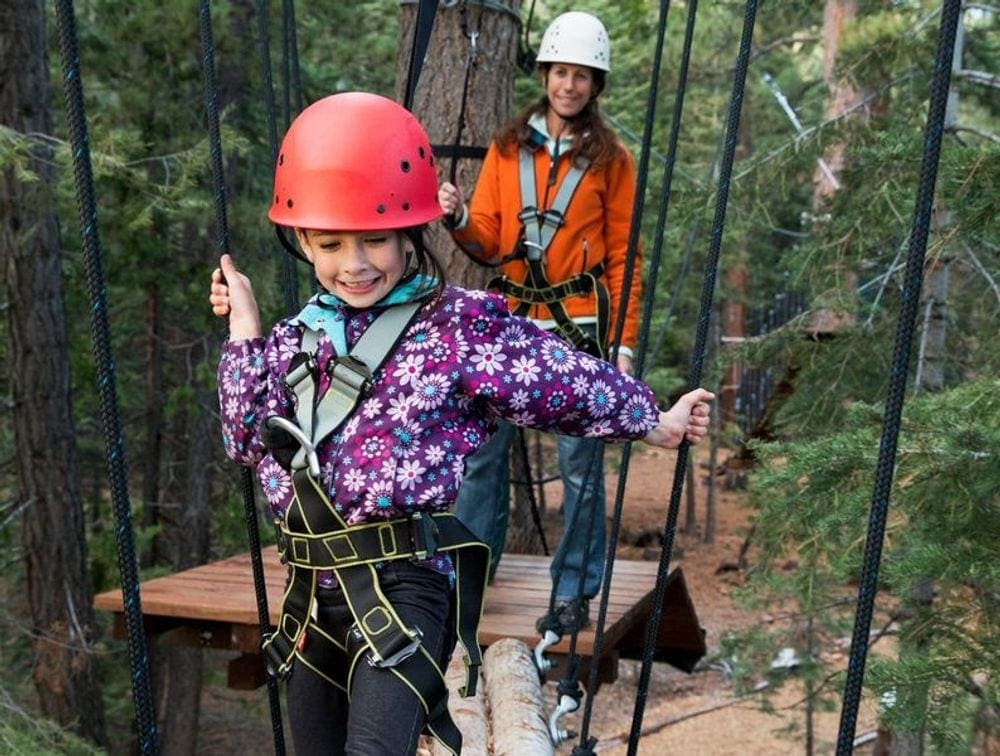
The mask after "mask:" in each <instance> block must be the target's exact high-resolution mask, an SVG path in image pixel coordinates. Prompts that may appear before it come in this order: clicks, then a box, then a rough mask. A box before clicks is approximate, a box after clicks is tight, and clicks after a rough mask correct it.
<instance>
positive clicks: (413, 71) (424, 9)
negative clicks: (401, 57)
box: [403, 0, 437, 110]
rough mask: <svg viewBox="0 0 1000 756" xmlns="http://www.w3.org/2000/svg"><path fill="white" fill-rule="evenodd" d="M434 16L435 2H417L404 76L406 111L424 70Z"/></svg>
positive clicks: (426, 0)
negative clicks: (407, 67) (411, 42)
mask: <svg viewBox="0 0 1000 756" xmlns="http://www.w3.org/2000/svg"><path fill="white" fill-rule="evenodd" d="M436 15H437V0H419V2H418V3H417V18H416V22H415V23H414V27H413V46H412V47H411V48H410V65H409V69H408V71H407V74H406V89H405V90H404V93H403V107H404V108H406V109H407V110H413V95H414V92H416V89H417V82H418V81H419V80H420V72H421V71H422V70H423V68H424V56H425V55H426V54H427V45H428V44H429V43H430V39H431V32H432V31H433V30H434V18H435V16H436Z"/></svg>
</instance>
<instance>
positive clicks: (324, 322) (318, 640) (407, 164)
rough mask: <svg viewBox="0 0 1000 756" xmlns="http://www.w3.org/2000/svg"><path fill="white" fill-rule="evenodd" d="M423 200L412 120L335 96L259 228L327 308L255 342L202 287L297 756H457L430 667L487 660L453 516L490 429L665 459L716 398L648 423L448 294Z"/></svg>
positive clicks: (369, 100)
mask: <svg viewBox="0 0 1000 756" xmlns="http://www.w3.org/2000/svg"><path fill="white" fill-rule="evenodd" d="M436 192H437V179H436V174H435V169H434V158H433V156H432V154H431V147H430V143H429V141H428V139H427V136H426V134H425V133H424V131H423V129H422V128H421V126H420V124H419V123H418V122H417V121H416V119H415V118H414V117H413V116H412V115H410V114H409V113H408V112H407V111H406V110H404V109H403V108H402V107H400V106H399V105H397V104H395V103H394V102H392V101H391V100H388V99H386V98H384V97H380V96H378V95H372V94H364V93H345V94H337V95H333V96H330V97H327V98H325V99H323V100H320V101H319V102H317V103H315V104H313V105H312V106H310V107H309V108H307V109H306V110H304V111H303V112H302V113H301V114H300V115H299V116H298V118H296V119H295V121H294V122H293V123H292V125H291V127H290V128H289V130H288V133H287V134H286V136H285V138H284V141H283V143H282V147H281V151H280V154H279V157H278V165H277V169H276V173H275V189H274V197H273V202H272V205H271V209H270V211H269V213H268V217H269V218H270V219H271V220H272V221H274V222H275V223H277V224H279V225H282V226H287V227H290V228H292V229H294V232H295V236H296V239H297V241H298V245H299V248H300V249H299V250H298V251H297V253H298V252H299V251H300V252H301V255H302V256H303V257H304V258H305V259H306V260H308V261H309V262H310V263H311V264H312V265H313V267H314V270H315V275H316V279H317V281H318V282H319V284H320V286H321V287H322V291H321V293H319V294H318V295H316V296H314V297H312V298H311V299H310V300H309V302H308V303H307V304H306V305H305V307H303V309H302V310H301V311H300V312H299V313H298V314H297V315H295V316H294V317H291V318H287V319H285V320H282V321H281V322H279V323H278V324H277V325H276V326H274V328H273V329H271V332H270V334H269V335H268V336H267V337H266V338H265V337H264V336H263V334H262V331H261V327H260V318H259V312H258V308H257V304H256V302H255V299H254V295H253V291H252V288H251V285H250V281H249V280H248V279H247V278H246V277H245V276H244V275H242V274H241V273H240V272H239V271H237V270H236V268H235V267H234V265H233V262H232V260H231V259H230V258H229V256H228V255H224V256H223V257H222V260H221V264H220V268H219V269H217V270H215V271H214V272H213V274H212V283H211V294H210V298H209V299H210V302H211V305H212V310H213V312H214V313H215V314H216V315H219V316H222V317H226V316H228V318H229V331H230V337H229V341H228V342H227V343H226V344H225V346H224V348H223V354H222V359H221V362H220V365H219V401H220V405H221V410H222V420H223V431H224V434H223V437H224V442H225V446H226V451H227V453H228V454H229V456H230V457H231V458H232V459H233V460H234V461H236V462H238V463H240V464H244V465H255V466H256V468H257V473H258V476H259V478H260V483H261V485H262V487H263V490H264V492H265V494H266V496H267V499H268V502H269V504H270V505H271V508H272V510H273V511H274V514H275V516H276V518H277V520H278V522H279V529H278V532H279V548H280V550H281V551H282V553H283V556H284V559H285V561H286V562H287V563H288V565H289V570H290V578H289V587H288V589H287V590H286V595H285V600H284V605H283V608H282V619H281V621H280V622H279V626H278V628H277V629H276V631H275V633H274V634H272V635H271V636H270V637H269V638H268V639H267V640H266V643H265V649H266V651H267V655H268V658H269V660H270V662H271V664H272V668H273V669H275V671H277V672H278V674H280V675H281V676H283V677H285V676H287V679H288V689H287V697H288V708H289V718H290V722H291V730H292V737H293V740H294V744H295V751H296V753H297V754H299V755H300V756H302V754H311V753H317V754H318V753H324V754H328V753H363V754H391V755H392V756H397V755H398V754H407V753H413V752H414V751H415V749H416V744H417V739H418V736H419V734H420V732H421V730H422V729H423V728H425V727H426V728H427V729H428V731H429V732H431V733H432V734H433V735H435V736H437V737H438V738H440V739H441V740H442V741H443V742H444V743H445V744H446V745H447V746H448V747H449V748H450V749H451V750H453V751H455V752H456V753H457V752H458V750H459V749H460V747H461V736H460V735H458V733H457V730H454V726H453V724H452V723H451V721H450V719H449V717H448V714H447V691H446V690H445V689H444V686H443V682H442V680H441V670H442V669H444V667H445V666H446V664H447V662H448V659H449V658H450V656H451V652H452V649H453V647H454V644H455V635H454V633H453V631H452V628H453V626H456V625H457V632H458V634H459V637H461V638H462V640H463V645H465V646H466V651H467V658H468V659H469V661H470V662H471V663H472V665H473V667H474V666H475V664H476V662H477V661H478V646H477V644H476V639H475V625H476V623H477V622H478V619H479V603H478V602H479V601H481V597H482V592H483V589H484V584H485V581H484V578H485V561H486V560H485V558H484V557H485V554H484V553H483V552H484V551H485V549H484V548H481V547H482V544H479V543H477V542H475V540H474V539H472V538H471V537H470V536H469V535H468V532H467V531H465V530H464V528H463V527H462V526H461V525H460V524H459V523H458V522H457V520H455V518H454V517H452V516H451V515H448V514H446V512H447V510H448V509H449V508H450V507H451V506H452V505H453V503H454V501H455V496H456V494H457V493H458V490H459V485H460V483H461V480H462V474H463V469H464V462H465V459H466V457H467V456H468V455H469V454H471V453H473V452H474V451H476V450H477V449H478V448H479V447H480V446H482V445H483V443H485V442H486V440H487V439H488V438H489V437H490V434H491V433H492V432H493V430H494V428H495V427H496V422H497V420H498V419H500V418H503V419H506V420H508V421H510V422H512V423H516V424H520V425H524V426H530V427H534V428H541V429H544V430H552V431H558V432H560V433H565V434H572V435H579V436H589V437H592V438H605V439H644V440H646V441H647V442H649V443H652V444H656V445H659V446H665V447H675V446H677V445H678V444H679V443H680V441H681V440H682V439H683V438H687V439H688V440H689V441H690V442H692V443H696V442H698V441H699V440H700V439H701V438H702V437H703V436H704V435H705V433H706V429H707V426H708V421H709V406H708V404H707V402H708V401H709V400H711V399H712V398H713V397H712V394H710V393H708V392H707V391H704V390H702V389H697V390H695V391H692V392H690V393H689V394H686V395H685V396H684V397H682V398H681V399H680V400H679V401H678V402H677V403H676V404H675V405H674V406H673V407H672V408H671V409H670V410H669V411H667V412H660V411H659V410H658V409H657V407H656V404H655V399H654V397H653V395H652V393H651V392H650V390H649V389H648V388H647V387H646V386H645V385H643V384H642V383H640V382H638V381H635V380H633V379H631V378H629V377H628V376H627V375H624V374H622V373H620V372H618V371H617V370H616V369H615V368H613V367H612V366H611V365H609V364H608V363H606V362H602V361H601V360H599V359H596V358H594V357H591V356H589V355H587V354H583V353H581V352H577V351H574V350H572V349H570V348H569V347H568V346H567V345H566V343H565V342H564V341H562V340H561V339H559V338H558V337H557V336H555V335H553V334H551V333H546V332H544V331H542V330H540V329H539V328H537V327H535V326H534V325H532V324H531V323H530V322H529V321H527V320H523V319H521V318H517V317H513V316H511V315H510V314H509V313H508V311H507V306H506V303H505V302H504V300H503V299H502V298H501V297H499V296H497V295H495V294H489V293H486V292H481V291H467V290H464V289H460V288H457V287H453V286H446V285H444V284H443V283H442V280H441V271H440V268H439V266H438V264H437V262H436V261H435V259H434V257H433V256H432V255H431V254H430V252H429V251H428V250H427V249H425V247H424V246H423V243H422V240H421V233H420V229H421V227H422V226H423V225H424V224H426V223H428V222H430V221H432V220H434V219H436V218H438V217H440V209H439V207H438V204H437V200H436ZM387 321H391V322H387ZM328 397H333V398H332V399H331V400H330V401H329V402H328V401H327V398H328ZM331 407H332V409H331ZM477 549H478V550H477ZM470 625H471V631H470V629H469V627H470ZM472 671H473V672H474V671H475V670H474V669H473V670H472ZM471 692H472V690H471V689H470V688H467V689H466V693H471Z"/></svg>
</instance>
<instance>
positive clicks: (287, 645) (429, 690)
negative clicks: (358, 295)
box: [263, 303, 489, 754]
mask: <svg viewBox="0 0 1000 756" xmlns="http://www.w3.org/2000/svg"><path fill="white" fill-rule="evenodd" d="M419 306H420V303H411V304H408V305H399V306H396V307H391V308H388V309H387V310H386V311H384V312H383V313H382V314H381V315H380V316H379V318H378V319H377V320H376V321H375V322H374V323H372V324H371V325H370V326H369V327H368V330H367V331H366V332H365V333H364V334H363V335H362V337H361V339H359V341H358V343H357V344H356V345H355V347H354V349H352V350H351V352H350V354H348V355H346V356H342V357H337V358H335V360H334V361H333V362H331V365H330V368H329V371H328V372H329V375H330V386H329V388H328V389H327V391H326V392H325V393H324V394H323V396H322V397H320V399H319V401H318V402H316V401H315V395H316V385H317V382H318V376H317V375H316V364H315V358H314V354H313V352H314V350H315V346H316V343H317V342H318V334H317V333H316V332H314V331H312V330H310V329H307V330H306V331H305V334H304V336H303V343H302V348H303V352H301V353H300V354H299V355H297V356H296V358H295V360H294V362H293V364H294V367H293V368H292V369H290V370H289V372H288V375H287V376H286V383H287V384H288V386H289V387H290V388H291V390H292V391H293V392H294V393H295V395H296V398H297V400H298V408H297V413H296V422H294V423H293V422H291V421H290V420H288V419H286V418H280V417H279V418H274V417H272V418H268V423H269V425H270V426H271V427H272V428H278V429H280V430H283V431H285V432H286V433H287V434H289V435H290V436H291V437H293V438H294V439H295V441H296V442H298V444H299V449H298V451H297V452H296V453H295V456H294V458H293V459H292V461H291V469H292V486H293V492H294V498H293V500H292V504H291V505H290V507H289V509H288V511H287V512H286V515H285V520H284V523H282V524H279V526H278V528H277V535H278V548H279V553H280V554H281V556H282V560H283V561H284V562H285V563H286V564H287V565H288V569H289V580H288V584H287V586H286V589H285V595H284V597H283V599H282V607H281V618H280V620H279V622H278V626H277V628H276V629H275V631H274V632H273V633H272V634H270V635H269V636H268V637H267V638H265V640H264V644H263V649H264V653H265V656H266V658H267V660H268V663H269V664H270V665H271V667H272V669H274V670H275V674H277V675H278V676H279V677H286V676H287V675H288V674H289V673H290V671H291V668H292V663H293V661H295V660H298V661H299V662H301V663H302V664H304V665H305V666H307V667H309V668H310V669H312V670H313V671H314V672H316V674H318V675H320V676H321V677H323V678H324V679H326V680H327V681H328V682H330V683H331V684H332V685H335V686H337V687H338V688H340V689H342V690H344V691H345V692H346V693H347V694H348V695H350V690H351V680H352V679H353V673H354V669H355V665H356V664H357V663H358V660H359V659H360V658H361V657H362V655H363V654H364V653H365V652H367V663H368V664H370V665H371V666H373V667H379V668H383V669H386V670H388V671H390V672H392V674H394V675H396V676H397V677H398V678H399V679H400V680H402V681H403V682H404V683H405V684H406V685H407V686H408V687H409V688H410V689H412V690H413V692H414V694H415V695H416V696H417V698H418V699H419V700H420V702H421V705H422V706H423V708H424V710H425V712H426V714H427V730H428V731H429V733H430V734H431V735H433V736H434V737H436V738H437V739H439V740H440V741H441V742H442V743H443V744H444V745H445V746H446V747H447V748H449V749H450V750H452V751H453V752H454V753H456V754H457V753H458V752H459V751H460V750H461V742H462V737H461V733H460V732H459V731H458V729H457V728H456V727H455V724H454V722H453V721H452V719H451V715H450V714H449V712H448V689H447V687H446V685H445V682H444V675H443V673H442V670H441V669H440V667H439V666H438V663H437V661H436V660H435V659H433V658H432V657H431V655H430V654H429V653H428V652H427V651H426V649H424V648H423V647H422V645H421V642H420V640H421V637H422V634H421V631H420V629H419V628H417V627H413V628H409V627H407V626H406V625H405V624H404V623H403V622H402V621H401V619H400V617H399V616H398V615H397V614H396V612H395V610H394V609H393V607H392V605H391V603H390V602H389V601H388V600H387V598H386V597H385V595H384V594H383V593H382V591H381V590H380V587H379V580H378V570H377V564H378V563H380V562H386V561H391V560H396V559H408V558H415V559H424V558H427V557H429V556H432V555H434V554H436V553H441V552H448V553H449V554H450V555H451V556H452V560H453V562H454V565H455V577H456V596H457V601H456V609H455V617H454V621H455V626H456V634H457V636H458V640H459V641H460V642H461V643H462V645H463V646H464V647H465V651H466V655H465V664H466V670H467V675H468V676H467V679H466V684H465V687H464V688H463V690H462V691H461V695H463V696H469V695H474V694H475V690H476V683H477V681H478V675H479V667H480V665H481V664H482V655H481V652H480V649H479V643H478V626H479V620H480V617H481V615H482V601H483V594H484V592H485V588H486V578H487V565H488V564H489V547H488V546H486V545H485V544H483V543H481V542H479V541H477V540H476V539H475V537H474V536H473V535H472V534H471V533H470V532H469V531H468V529H467V528H466V527H465V526H464V525H462V524H461V523H460V522H459V521H458V520H457V518H455V517H454V515H451V514H448V513H443V512H442V513H435V514H425V513H423V514H422V513H417V514H415V515H413V516H412V517H409V518H404V519H398V520H391V521H386V522H378V523H366V524H363V525H354V526H350V525H348V524H347V522H346V521H345V520H344V519H343V518H342V517H341V515H340V514H339V513H338V512H337V510H336V509H335V508H334V507H333V506H332V505H331V503H330V501H329V499H328V498H327V496H326V494H325V492H324V491H323V487H322V485H321V483H320V482H319V480H320V473H319V463H318V458H317V457H316V451H315V449H316V446H317V445H318V444H319V443H320V442H321V441H322V440H323V439H325V438H326V437H327V436H329V435H330V434H331V433H333V432H334V431H336V430H337V429H338V428H339V427H340V426H341V425H342V424H343V422H344V421H345V420H346V419H347V418H348V417H349V416H350V415H351V413H352V412H353V411H354V408H355V407H356V406H357V404H358V402H359V401H360V399H361V397H362V396H364V394H366V393H367V391H368V390H369V388H370V386H371V379H372V376H373V375H374V372H375V371H376V370H377V369H378V368H379V367H380V366H381V364H382V363H383V362H384V361H385V359H386V357H387V356H388V354H389V353H390V352H391V351H392V347H393V346H394V345H395V343H396V342H397V341H398V340H399V337H400V336H401V335H402V333H403V332H404V331H405V329H406V327H407V325H408V324H409V322H410V321H411V320H412V318H413V316H414V315H415V313H416V312H417V310H418V309H419ZM321 570H331V571H332V572H333V573H334V575H335V576H336V578H337V581H338V583H339V585H340V587H341V589H342V591H343V593H344V597H345V599H346V601H347V605H348V608H349V609H350V611H351V615H352V617H353V618H354V624H353V625H352V627H351V630H350V631H349V632H348V634H347V637H346V638H342V639H338V638H333V637H331V636H330V635H329V634H328V633H327V632H325V631H324V630H323V629H322V628H320V627H319V626H318V625H317V624H316V623H315V622H314V621H313V619H312V617H311V609H312V606H313V600H314V598H315V593H316V577H317V573H318V572H319V571H321Z"/></svg>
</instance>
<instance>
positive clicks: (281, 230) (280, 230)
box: [274, 224, 312, 265]
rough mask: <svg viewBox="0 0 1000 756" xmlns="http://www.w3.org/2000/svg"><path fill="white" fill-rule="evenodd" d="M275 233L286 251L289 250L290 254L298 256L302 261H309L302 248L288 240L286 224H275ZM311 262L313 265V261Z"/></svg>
mask: <svg viewBox="0 0 1000 756" xmlns="http://www.w3.org/2000/svg"><path fill="white" fill-rule="evenodd" d="M274 233H275V235H276V236H277V237H278V241H279V242H280V243H281V246H282V247H284V248H285V251H286V252H288V254H290V255H291V256H292V257H296V258H298V259H299V260H301V261H302V262H305V263H308V262H309V260H308V259H307V258H306V256H305V255H303V254H302V250H300V249H299V248H298V247H296V246H295V245H294V244H292V243H291V242H290V241H288V238H287V237H286V236H285V227H284V226H279V225H277V224H275V226H274ZM309 264H310V265H311V264H312V263H309Z"/></svg>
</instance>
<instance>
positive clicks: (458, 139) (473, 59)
mask: <svg viewBox="0 0 1000 756" xmlns="http://www.w3.org/2000/svg"><path fill="white" fill-rule="evenodd" d="M468 5H469V4H468V0H462V4H461V6H459V13H460V14H461V27H462V35H463V36H464V37H465V38H466V39H468V40H469V57H468V58H467V59H466V62H465V77H464V79H463V81H462V101H461V104H460V105H459V107H458V125H457V127H456V129H455V141H454V144H453V146H452V150H451V165H450V166H449V167H448V181H450V182H451V183H452V184H457V183H458V156H459V150H460V149H461V147H462V131H463V129H464V128H465V112H466V106H467V105H468V102H469V83H470V82H471V80H472V72H473V70H474V69H475V68H476V66H477V65H478V63H479V30H480V29H481V28H482V24H483V8H482V6H480V8H479V15H478V16H477V17H476V28H475V30H470V29H469V13H468V10H469V8H468Z"/></svg>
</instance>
